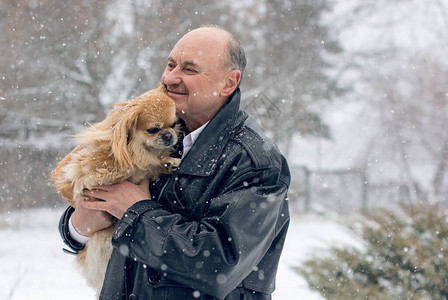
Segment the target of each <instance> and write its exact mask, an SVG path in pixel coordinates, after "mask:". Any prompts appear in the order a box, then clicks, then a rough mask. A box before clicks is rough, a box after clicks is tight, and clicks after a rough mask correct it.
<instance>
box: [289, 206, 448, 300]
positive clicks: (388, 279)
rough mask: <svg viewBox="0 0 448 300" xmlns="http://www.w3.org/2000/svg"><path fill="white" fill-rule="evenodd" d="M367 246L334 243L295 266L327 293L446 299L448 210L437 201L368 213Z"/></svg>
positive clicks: (329, 295) (363, 227)
mask: <svg viewBox="0 0 448 300" xmlns="http://www.w3.org/2000/svg"><path fill="white" fill-rule="evenodd" d="M353 230H354V231H355V232H356V233H357V234H359V235H360V236H361V237H362V239H363V240H364V242H365V243H364V246H363V247H362V249H356V248H333V249H331V254H330V255H329V256H327V257H321V258H313V259H310V260H308V261H306V262H305V263H304V264H303V265H301V266H300V267H296V268H295V270H296V271H297V272H298V273H299V274H301V275H302V276H303V277H304V278H305V279H306V280H307V281H308V284H309V286H310V288H311V289H314V290H317V291H319V292H320V294H321V295H322V296H324V297H325V298H327V299H344V300H346V299H382V300H383V299H447V298H448V252H447V251H448V215H447V214H446V212H445V211H444V210H442V209H441V208H440V207H438V206H435V205H418V206H402V207H401V210H400V211H399V212H398V213H394V212H392V211H389V210H385V209H379V210H375V211H372V212H371V213H369V214H366V218H365V220H364V221H362V222H361V224H360V226H359V228H358V229H355V228H354V229H353Z"/></svg>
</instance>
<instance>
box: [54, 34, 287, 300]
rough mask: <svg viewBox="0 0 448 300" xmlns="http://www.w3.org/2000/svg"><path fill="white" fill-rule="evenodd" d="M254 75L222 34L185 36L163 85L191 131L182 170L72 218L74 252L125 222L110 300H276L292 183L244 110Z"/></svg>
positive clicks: (111, 271)
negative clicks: (243, 95) (247, 78)
mask: <svg viewBox="0 0 448 300" xmlns="http://www.w3.org/2000/svg"><path fill="white" fill-rule="evenodd" d="M245 65H246V58H245V54H244V51H243V49H242V47H241V45H240V43H239V42H238V40H237V39H236V38H235V37H234V36H233V35H232V34H230V33H229V32H227V31H225V30H223V29H219V28H215V27H203V28H199V29H195V30H193V31H191V32H189V33H187V34H186V35H185V36H183V37H182V38H181V39H180V40H179V41H178V42H177V44H176V45H175V46H174V48H173V50H172V51H171V53H170V55H169V57H168V60H167V66H166V69H165V71H164V73H163V75H162V79H161V80H162V83H163V84H164V85H165V86H166V88H167V91H168V95H169V96H170V97H171V98H172V99H173V100H174V101H175V103H176V109H177V115H178V116H179V118H181V119H182V120H183V122H184V124H185V126H184V130H185V138H184V139H183V145H182V146H183V151H182V162H181V164H180V166H179V168H178V170H177V171H176V172H175V173H174V174H173V175H171V176H166V177H165V178H162V179H161V180H159V181H158V182H155V183H148V181H144V182H143V183H142V184H140V185H134V184H132V183H130V182H127V181H125V182H123V183H120V184H117V185H113V186H101V187H98V188H97V189H94V190H92V191H85V194H86V195H87V196H89V197H91V199H92V200H86V201H84V202H83V204H82V206H79V207H77V208H76V210H74V212H73V209H68V210H67V211H66V212H65V213H64V215H63V216H62V222H61V227H60V231H61V234H62V236H63V238H64V240H65V242H66V243H67V244H68V245H69V246H71V247H72V248H73V250H75V251H76V250H80V249H82V247H83V243H84V242H85V240H86V239H88V236H89V235H91V234H92V233H93V232H95V231H98V230H100V229H103V228H106V227H108V226H110V225H111V220H110V215H113V216H115V217H116V218H118V219H120V223H119V226H118V229H117V230H116V232H115V233H114V236H113V238H112V244H113V246H114V251H113V253H112V257H111V259H110V261H109V266H108V269H107V273H106V276H105V280H104V284H103V289H102V292H101V296H100V298H102V299H271V293H272V292H273V291H274V284H275V276H276V272H277V266H278V262H279V258H280V254H281V251H282V248H283V243H284V241H285V236H286V232H287V228H288V224H289V212H288V204H287V196H286V194H287V189H288V186H289V182H290V174H289V169H288V166H287V163H286V161H285V159H284V157H283V156H282V155H281V153H280V152H279V151H278V150H277V148H276V146H275V145H274V144H273V143H272V142H271V141H270V140H269V139H268V138H267V137H266V136H264V135H263V134H262V133H261V130H260V129H259V128H258V127H257V126H256V125H255V124H254V123H253V122H252V121H251V119H250V118H249V117H248V115H247V113H246V112H245V111H243V110H241V109H240V89H239V83H240V80H241V78H242V73H243V71H244V67H245ZM181 148H182V147H181ZM148 185H149V189H148ZM97 199H101V201H99V200H97ZM70 218H71V219H70ZM69 219H70V222H68V220H69ZM68 224H73V225H70V226H72V227H70V226H69V225H68ZM74 227H76V229H77V233H74V234H73V232H74V230H73V228H74ZM70 232H71V233H72V234H71V233H70Z"/></svg>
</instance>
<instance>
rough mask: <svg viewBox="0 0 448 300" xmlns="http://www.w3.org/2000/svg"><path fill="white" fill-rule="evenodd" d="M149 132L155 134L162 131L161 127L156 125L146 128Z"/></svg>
mask: <svg viewBox="0 0 448 300" xmlns="http://www.w3.org/2000/svg"><path fill="white" fill-rule="evenodd" d="M146 131H147V132H148V133H150V134H154V133H157V132H159V131H160V128H159V127H154V128H149V129H148V130H146Z"/></svg>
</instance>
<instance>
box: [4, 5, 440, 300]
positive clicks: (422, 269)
mask: <svg viewBox="0 0 448 300" xmlns="http://www.w3.org/2000/svg"><path fill="white" fill-rule="evenodd" d="M211 24H214V25H218V26H221V27H224V28H226V29H228V30H229V31H231V32H233V33H234V34H236V35H237V36H238V37H239V39H240V40H241V42H242V44H243V46H244V48H245V50H246V55H247V58H248V66H247V69H246V71H245V73H244V79H243V82H242V92H243V101H242V106H243V108H245V109H246V110H247V111H248V112H249V113H250V114H251V115H252V116H253V117H254V118H255V120H256V121H257V122H258V124H259V125H260V126H262V127H263V128H264V130H265V131H266V133H267V134H268V135H269V136H270V137H272V138H273V139H274V140H275V141H276V142H277V144H278V146H279V147H280V149H281V151H282V152H283V153H284V154H285V156H286V157H287V159H288V162H289V164H290V167H291V172H292V183H291V189H290V195H289V200H290V207H291V210H292V219H291V225H290V230H289V232H288V238H287V241H286V245H285V249H284V252H283V255H282V260H281V262H280V267H279V272H278V277H277V290H276V292H275V293H274V299H281V300H285V299H291V300H293V299H294V300H295V299H307V300H312V299H324V298H329V299H366V298H367V297H369V298H371V299H411V298H412V299H417V298H418V299H446V297H447V296H448V290H447V289H446V287H447V286H448V284H447V282H448V267H447V266H448V261H447V258H448V252H447V251H448V250H447V249H448V222H447V221H446V220H448V217H447V216H448V214H447V213H446V210H444V209H440V207H442V208H446V207H447V205H448V175H447V166H448V130H447V129H448V126H447V125H448V60H447V54H448V0H393V1H392V0H363V1H356V0H344V1H343V0H302V1H291V0H247V1H226V0H208V1H205V0H197V1H162V0H132V1H131V0H98V1H90V0H76V1H74V0H66V1H59V0H0V245H1V246H0V298H2V299H10V300H14V299H15V300H17V299H95V295H94V293H93V291H92V290H90V289H89V288H88V287H87V286H86V285H85V282H84V280H83V279H82V277H81V276H80V275H79V272H78V271H77V270H76V268H74V267H73V266H72V265H71V259H70V258H72V257H70V256H67V255H66V254H64V253H62V251H61V248H62V247H63V245H62V241H61V239H60V237H59V236H58V233H57V230H56V227H57V222H58V219H59V217H60V215H61V211H62V209H63V208H64V207H65V206H66V204H65V203H64V202H62V201H61V200H60V199H59V197H58V195H57V194H56V193H55V192H54V190H53V188H52V186H51V184H50V183H49V181H48V176H49V173H50V171H51V170H52V169H53V168H54V167H55V165H56V162H57V161H58V160H59V159H60V158H62V157H63V156H65V155H66V154H67V153H68V152H69V151H70V150H71V149H72V148H73V147H74V146H75V145H76V143H75V140H74V139H73V135H74V134H76V133H77V132H79V131H81V130H83V129H84V128H85V127H86V126H89V124H91V123H94V122H98V121H101V120H103V119H104V117H105V116H106V115H107V113H108V112H109V110H110V109H111V107H112V105H113V104H114V103H118V102H123V101H126V100H128V99H131V98H134V97H136V96H138V95H140V94H142V93H143V92H145V91H147V90H150V89H152V88H154V87H156V86H157V85H158V83H159V81H160V77H161V74H162V71H163V70H164V67H165V64H166V58H167V57H168V54H169V51H171V49H172V47H173V46H174V44H175V42H176V41H177V40H178V39H179V38H180V37H181V36H182V35H183V34H185V33H186V32H188V31H189V30H192V29H194V28H197V27H198V26H201V25H211ZM400 204H407V205H411V206H412V207H413V208H411V209H407V210H404V211H403V210H401V207H400ZM419 205H425V206H424V208H421V207H422V206H419ZM433 205H436V206H433ZM380 208H387V209H388V210H392V211H394V212H396V213H397V214H394V213H391V212H388V213H386V215H383V216H381V217H378V216H376V217H375V216H374V217H373V219H372V218H366V217H365V215H364V212H366V211H369V212H374V211H375V212H376V211H377V210H376V209H380ZM365 220H367V221H366V222H367V223H368V224H370V225H372V224H373V225H372V226H373V227H372V228H370V227H368V226H367V227H366V225H365V223H363V222H361V221H365ZM362 224H364V225H362ZM350 226H351V227H352V229H353V227H354V228H355V229H358V230H355V231H354V232H349V231H348V229H347V228H348V227H350ZM359 228H365V230H364V231H363V230H360V229H359ZM341 244H343V245H352V246H354V247H355V248H354V249H355V250H353V248H350V249H351V250H348V251H340V250H337V249H336V250H334V249H333V250H332V251H331V252H330V254H329V253H326V255H330V258H331V259H330V260H329V261H328V260H321V261H320V262H319V260H316V261H313V260H311V261H308V262H305V260H306V259H309V258H312V256H313V255H318V257H319V259H321V258H325V257H327V256H326V255H323V253H322V252H321V251H317V250H316V249H319V248H328V247H330V246H335V245H336V246H340V245H341ZM356 249H358V250H359V249H362V250H363V251H361V252H359V251H358V250H356ZM298 266H301V267H298ZM344 276H345V277H344ZM366 278H367V279H366ZM333 279H337V280H333ZM331 284H333V285H331ZM330 291H332V293H330Z"/></svg>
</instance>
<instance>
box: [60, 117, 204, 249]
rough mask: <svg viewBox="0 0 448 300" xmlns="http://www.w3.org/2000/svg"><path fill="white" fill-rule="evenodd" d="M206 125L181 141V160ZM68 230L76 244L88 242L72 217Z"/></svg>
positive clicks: (87, 238)
mask: <svg viewBox="0 0 448 300" xmlns="http://www.w3.org/2000/svg"><path fill="white" fill-rule="evenodd" d="M207 124H208V122H207V123H205V124H204V125H202V126H201V127H199V128H198V129H196V130H194V131H192V132H190V133H189V134H187V135H186V136H185V137H184V140H183V147H184V149H183V151H182V159H183V158H184V157H185V156H186V155H187V153H188V152H189V151H190V149H191V147H193V144H194V143H195V142H196V140H197V139H198V137H199V135H200V134H201V132H202V131H203V130H204V128H205V126H207ZM68 229H69V232H70V236H71V237H72V238H73V239H74V240H75V241H77V242H78V243H81V244H85V243H87V241H88V240H89V237H87V236H84V235H82V234H80V233H79V232H77V231H76V230H75V227H74V226H73V223H72V217H70V219H69V222H68Z"/></svg>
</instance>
